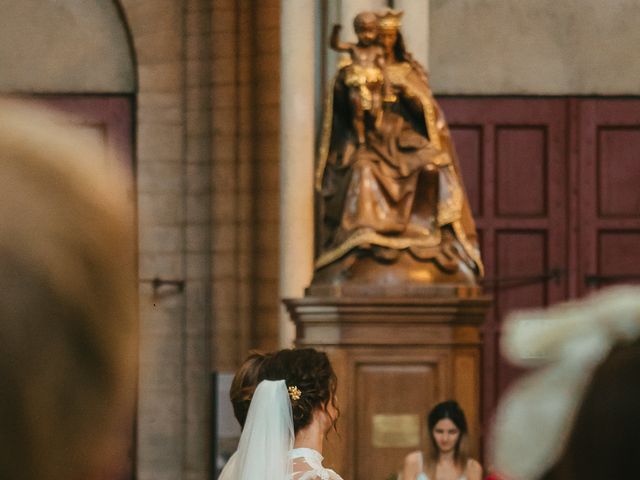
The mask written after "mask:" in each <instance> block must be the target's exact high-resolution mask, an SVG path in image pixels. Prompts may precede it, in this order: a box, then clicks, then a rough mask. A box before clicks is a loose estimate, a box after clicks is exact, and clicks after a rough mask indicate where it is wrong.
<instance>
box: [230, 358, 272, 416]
mask: <svg viewBox="0 0 640 480" xmlns="http://www.w3.org/2000/svg"><path fill="white" fill-rule="evenodd" d="M270 356H271V354H270V353H259V352H252V353H251V354H250V355H249V356H248V357H247V359H246V360H245V361H244V362H243V364H242V365H241V366H240V368H239V369H238V371H237V372H236V374H235V375H234V377H233V381H232V382H231V390H230V391H229V397H231V404H232V405H233V414H234V416H235V417H236V420H238V423H239V424H240V427H244V422H245V421H246V419H247V413H249V405H251V397H253V392H254V391H255V389H256V386H257V385H258V382H259V381H260V376H261V375H260V372H261V369H262V366H263V365H264V363H265V361H266V360H267V359H268V358H269V357H270Z"/></svg>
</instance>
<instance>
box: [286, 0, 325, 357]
mask: <svg viewBox="0 0 640 480" xmlns="http://www.w3.org/2000/svg"><path fill="white" fill-rule="evenodd" d="M281 9H282V10H281V33H280V35H281V49H282V50H281V62H282V63H281V67H280V68H281V79H280V96H281V103H280V105H281V107H280V108H281V111H280V156H281V158H280V219H281V221H280V296H281V297H301V296H302V295H303V294H304V288H305V287H306V286H307V285H308V284H309V282H310V281H311V275H312V272H313V229H314V226H313V165H314V161H313V159H314V152H315V125H314V123H315V122H314V93H315V86H314V85H315V81H316V78H315V67H314V65H315V35H313V33H312V32H313V31H314V30H315V28H316V19H315V2H314V0H282V3H281ZM294 332H295V330H294V326H293V323H291V322H290V321H289V317H288V315H287V314H286V312H285V311H284V309H283V310H282V313H281V315H280V345H281V346H288V345H291V343H292V341H293V338H294Z"/></svg>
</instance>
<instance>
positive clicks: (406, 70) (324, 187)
mask: <svg viewBox="0 0 640 480" xmlns="http://www.w3.org/2000/svg"><path fill="white" fill-rule="evenodd" d="M401 17H402V12H397V11H393V10H387V11H385V12H382V13H372V12H362V13H360V14H358V15H357V16H356V18H355V20H354V29H355V32H356V35H357V43H347V42H344V41H342V40H341V38H340V37H341V35H340V34H341V32H340V28H341V27H340V26H338V25H337V26H335V27H334V29H333V32H332V35H331V42H330V46H331V48H332V49H334V50H336V51H339V52H343V60H342V62H341V66H340V68H339V69H338V71H337V73H336V75H335V77H334V79H333V81H332V83H331V85H330V86H329V88H328V93H327V98H326V103H325V111H324V121H323V124H322V132H321V141H320V148H319V158H318V166H317V172H316V178H315V189H316V212H317V223H316V260H315V270H314V278H313V281H312V284H311V286H310V287H309V289H308V291H307V293H308V294H311V295H314V294H318V295H323V294H324V295H326V294H327V293H331V292H332V294H336V295H338V296H340V295H350V294H354V295H360V294H362V293H366V292H376V293H375V294H376V295H377V294H379V293H382V294H384V292H387V293H389V294H391V295H396V294H398V293H401V292H415V293H417V294H421V293H424V292H428V291H434V289H435V290H438V288H440V289H441V288H442V287H444V286H446V285H448V286H451V287H453V286H460V285H463V286H468V287H475V286H477V283H478V280H479V279H480V278H481V276H482V274H483V267H482V261H481V259H480V253H479V250H478V242H477V234H476V229H475V224H474V221H473V218H472V216H471V212H470V208H469V202H468V200H467V195H466V193H465V190H464V186H463V183H462V176H461V172H460V166H459V162H458V158H457V156H456V152H455V149H454V146H453V143H452V140H451V134H450V132H449V128H448V126H447V123H446V120H445V118H444V115H443V113H442V111H441V109H440V107H439V106H438V104H437V103H436V101H435V99H434V97H433V94H432V92H431V88H430V86H429V77H428V75H427V72H426V70H425V69H424V68H423V67H422V66H421V65H420V64H419V63H418V62H417V61H416V60H415V59H414V58H413V56H412V55H411V54H410V53H409V51H408V50H407V47H406V45H405V43H404V40H403V37H402V33H401V31H400V26H401ZM349 292H351V293H349Z"/></svg>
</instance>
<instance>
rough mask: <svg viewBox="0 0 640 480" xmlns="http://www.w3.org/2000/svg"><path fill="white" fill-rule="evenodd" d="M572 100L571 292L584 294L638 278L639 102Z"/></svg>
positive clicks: (639, 241)
mask: <svg viewBox="0 0 640 480" xmlns="http://www.w3.org/2000/svg"><path fill="white" fill-rule="evenodd" d="M576 103H577V104H576V107H575V110H576V117H577V120H578V128H579V132H580V135H579V138H578V142H577V144H578V152H579V153H578V162H577V163H578V168H577V174H578V176H579V181H578V182H576V184H577V185H578V195H577V207H576V209H577V212H578V215H577V217H578V218H579V221H578V222H577V224H576V225H575V228H576V229H577V231H578V237H577V245H578V248H577V250H578V257H577V259H576V269H577V274H578V279H577V281H576V287H577V288H576V293H577V294H584V293H586V292H588V291H589V290H590V289H591V288H597V287H602V286H606V285H610V284H615V283H637V282H638V281H640V253H638V252H639V251H640V187H639V186H640V100H637V99H635V100H630V99H616V100H607V99H589V100H582V101H579V102H576ZM589 277H591V278H592V279H594V277H595V279H594V281H592V282H588V281H587V280H588V278H589Z"/></svg>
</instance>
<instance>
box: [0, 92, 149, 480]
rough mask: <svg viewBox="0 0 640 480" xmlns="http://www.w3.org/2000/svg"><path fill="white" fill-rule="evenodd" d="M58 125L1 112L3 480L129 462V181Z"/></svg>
mask: <svg viewBox="0 0 640 480" xmlns="http://www.w3.org/2000/svg"><path fill="white" fill-rule="evenodd" d="M60 124H61V122H60V121H57V120H54V119H52V118H51V115H50V114H43V113H42V112H37V111H35V110H32V109H25V108H24V107H19V106H17V105H15V104H12V103H7V102H4V101H0V192H1V193H0V197H1V201H0V219H1V227H0V425H1V427H0V478H3V479H12V480H36V479H37V480H49V479H56V480H57V479H64V480H81V479H92V478H98V476H99V475H101V474H103V473H104V472H106V471H109V470H110V469H112V468H114V466H116V465H117V464H118V463H120V462H122V460H123V455H124V453H125V452H123V449H124V448H126V447H127V445H126V438H125V442H124V443H123V432H126V430H127V427H129V426H130V423H129V422H130V421H131V412H132V411H133V399H134V388H135V374H136V359H137V352H136V348H137V347H136V345H137V325H136V321H135V319H136V314H135V305H136V304H135V294H136V287H135V277H134V273H135V270H134V266H135V262H134V251H133V231H132V228H133V217H132V212H131V209H130V207H129V206H128V204H127V203H128V202H127V192H126V190H125V188H126V185H127V180H126V179H125V177H120V176H114V173H113V172H107V171H106V170H105V168H106V167H105V165H101V161H102V160H101V155H98V154H97V152H98V148H99V146H98V145H92V144H89V143H86V140H85V139H84V138H83V139H82V140H80V139H78V138H76V137H75V136H74V135H73V133H72V132H71V131H69V130H67V129H66V128H64V127H61V126H60Z"/></svg>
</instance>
